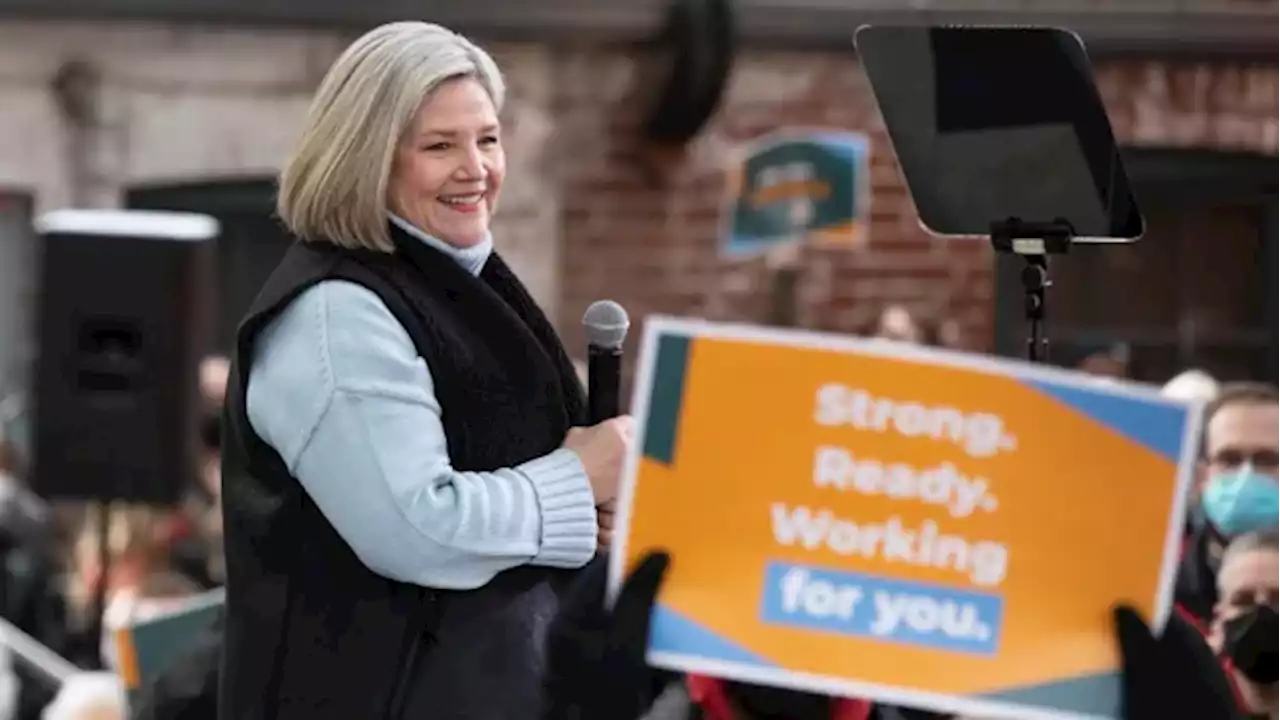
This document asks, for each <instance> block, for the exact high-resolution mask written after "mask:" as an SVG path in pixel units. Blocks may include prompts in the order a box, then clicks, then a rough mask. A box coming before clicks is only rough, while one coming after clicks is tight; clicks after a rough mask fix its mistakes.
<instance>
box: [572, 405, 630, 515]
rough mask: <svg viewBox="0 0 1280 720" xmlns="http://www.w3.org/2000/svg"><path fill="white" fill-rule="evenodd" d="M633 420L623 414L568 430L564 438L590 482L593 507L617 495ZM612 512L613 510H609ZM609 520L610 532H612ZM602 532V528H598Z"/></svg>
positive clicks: (607, 501) (604, 503) (610, 500)
mask: <svg viewBox="0 0 1280 720" xmlns="http://www.w3.org/2000/svg"><path fill="white" fill-rule="evenodd" d="M631 437H632V420H631V416H630V415H623V416H621V417H616V418H613V419H611V420H605V421H604V422H602V423H600V424H599V425H593V426H591V427H587V428H570V430H569V433H568V434H567V435H565V437H564V444H563V445H561V447H563V448H564V449H566V450H572V451H573V452H575V453H577V455H578V459H579V460H580V461H582V467H583V469H585V470H586V471H587V479H588V480H590V482H591V492H592V493H593V494H594V495H595V498H596V506H597V507H599V506H601V505H606V504H607V503H611V502H612V501H613V500H614V499H615V498H616V497H617V495H618V479H619V478H620V477H621V476H622V461H623V459H624V458H625V457H626V455H627V448H628V447H629V446H630V445H631ZM608 509H609V510H612V507H610V508H608ZM612 528H613V523H612V517H611V518H610V524H609V529H610V530H612ZM601 529H602V530H603V529H604V528H603V526H602V527H601Z"/></svg>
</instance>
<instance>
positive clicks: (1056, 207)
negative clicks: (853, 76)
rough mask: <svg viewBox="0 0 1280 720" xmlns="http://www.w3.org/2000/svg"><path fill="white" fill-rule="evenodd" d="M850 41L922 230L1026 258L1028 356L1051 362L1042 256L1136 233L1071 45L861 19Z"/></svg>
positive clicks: (1127, 195)
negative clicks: (987, 240)
mask: <svg viewBox="0 0 1280 720" xmlns="http://www.w3.org/2000/svg"><path fill="white" fill-rule="evenodd" d="M854 43H855V45H856V46H857V51H858V56H859V59H860V60H861V64H862V69H863V71H864V72H865V73H866V76H867V79H868V80H869V81H870V84H871V90H872V94H873V95H875V99H876V104H877V105H878V106H879V108H880V114H881V116H883V118H884V124H885V129H886V130H887V131H888V135H889V140H890V144H891V145H892V146H893V151H894V154H895V155H896V156H897V159H898V164H899V167H900V168H901V170H902V177H903V179H904V180H905V181H906V184H907V189H908V190H909V191H910V193H911V199H912V200H913V201H914V203H915V208H916V212H917V214H918V215H919V217H920V223H921V224H922V225H923V226H924V227H925V228H926V229H927V230H928V231H930V232H931V233H933V234H934V235H935V236H938V237H939V238H945V239H946V241H947V242H955V243H957V244H969V243H972V242H973V241H974V238H987V237H989V238H990V241H991V245H992V247H993V248H994V249H995V251H996V252H997V253H998V254H1006V255H1016V256H1018V257H1020V258H1021V259H1022V264H1023V267H1022V272H1021V276H1022V277H1021V280H1022V283H1021V284H1022V290H1023V295H1024V297H1023V303H1024V308H1023V310H1024V315H1025V318H1026V322H1027V325H1028V326H1029V328H1028V331H1029V335H1030V337H1029V338H1028V340H1027V343H1026V349H1025V351H1026V357H1027V359H1029V360H1031V361H1032V362H1047V361H1048V355H1049V342H1048V340H1047V339H1046V332H1045V327H1044V325H1045V296H1046V294H1047V291H1048V289H1049V287H1050V285H1051V283H1050V282H1049V265H1050V258H1051V256H1055V255H1059V256H1060V255H1063V254H1065V253H1067V252H1068V251H1070V250H1071V248H1072V246H1073V245H1086V244H1096V245H1103V244H1105V245H1116V244H1126V243H1132V242H1135V241H1136V240H1137V239H1138V238H1140V237H1141V236H1142V233H1143V229H1144V224H1143V220H1142V214H1141V212H1140V211H1139V209H1138V204H1137V200H1136V199H1135V198H1134V196H1133V192H1132V190H1131V188H1130V186H1129V179H1128V175H1127V174H1126V173H1125V170H1124V162H1123V158H1122V157H1121V155H1120V149H1119V148H1118V147H1117V146H1116V142H1115V134H1114V132H1112V129H1111V123H1110V121H1109V120H1108V119H1107V114H1106V111H1105V105H1104V103H1103V102H1102V97H1101V94H1100V93H1099V91H1098V87H1097V84H1096V83H1095V82H1094V78H1093V73H1092V71H1090V69H1089V68H1090V64H1089V58H1088V56H1087V54H1086V53H1085V49H1084V45H1083V43H1082V42H1081V41H1080V38H1079V37H1077V36H1076V35H1075V34H1073V33H1071V32H1070V31H1068V30H1064V29H1061V28H1050V27H1028V26H1017V27H1012V26H1010V27H998V26H981V27H965V26H958V25H947V26H922V25H868V26H863V27H861V28H858V31H857V33H856V34H855V37H854ZM1001 335H1003V333H1001ZM998 349H999V350H1002V351H1003V352H1005V353H1008V354H1016V355H1021V354H1022V353H1021V352H1019V350H1020V348H1017V347H1016V345H1014V346H1011V347H1005V348H998Z"/></svg>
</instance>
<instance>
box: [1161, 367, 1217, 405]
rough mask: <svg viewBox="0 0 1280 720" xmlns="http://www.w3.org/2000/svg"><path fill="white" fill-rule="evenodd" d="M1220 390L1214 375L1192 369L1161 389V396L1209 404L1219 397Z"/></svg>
mask: <svg viewBox="0 0 1280 720" xmlns="http://www.w3.org/2000/svg"><path fill="white" fill-rule="evenodd" d="M1220 389H1221V386H1220V385H1219V384H1218V381H1217V380H1215V379H1214V378H1213V376H1212V375H1210V374H1209V373H1207V372H1205V371H1203V370H1198V369H1195V368H1192V369H1190V370H1183V371H1182V372H1180V373H1178V374H1177V375H1175V376H1173V377H1172V378H1171V379H1170V380H1169V382H1167V383H1165V384H1164V386H1163V387H1161V388H1160V394H1161V395H1163V396H1165V397H1167V398H1172V399H1174V400H1183V401H1185V402H1198V403H1206V404H1207V403H1209V402H1211V401H1212V400H1213V399H1214V398H1215V397H1217V396H1218V392H1219V390H1220Z"/></svg>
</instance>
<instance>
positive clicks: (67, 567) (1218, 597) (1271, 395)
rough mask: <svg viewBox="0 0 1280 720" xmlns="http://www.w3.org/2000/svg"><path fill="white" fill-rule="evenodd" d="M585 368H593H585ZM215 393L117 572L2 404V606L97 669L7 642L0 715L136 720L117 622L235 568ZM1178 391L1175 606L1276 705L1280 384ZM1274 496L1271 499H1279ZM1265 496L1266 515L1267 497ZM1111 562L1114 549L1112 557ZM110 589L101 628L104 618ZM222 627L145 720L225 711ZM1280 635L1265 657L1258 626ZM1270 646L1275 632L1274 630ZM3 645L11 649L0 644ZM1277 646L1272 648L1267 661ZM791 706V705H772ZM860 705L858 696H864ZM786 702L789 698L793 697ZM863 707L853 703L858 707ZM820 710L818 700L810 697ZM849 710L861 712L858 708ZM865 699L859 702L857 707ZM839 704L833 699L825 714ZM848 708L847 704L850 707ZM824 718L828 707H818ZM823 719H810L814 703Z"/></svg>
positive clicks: (899, 336)
mask: <svg viewBox="0 0 1280 720" xmlns="http://www.w3.org/2000/svg"><path fill="white" fill-rule="evenodd" d="M957 327H958V326H957V325H956V324H955V323H953V322H949V321H937V322H923V321H920V320H919V319H917V318H916V317H915V316H914V315H913V314H912V313H911V312H910V311H909V310H907V309H906V308H903V307H899V306H891V307H887V308H885V309H884V310H883V312H881V313H880V315H879V318H878V322H877V323H875V324H874V325H873V326H872V327H868V328H867V329H866V331H865V332H866V334H867V335H868V336H872V337H878V338H883V339H888V340H894V341H900V342H909V343H924V344H929V345H934V346H941V347H953V348H954V347H961V346H962V345H963V341H962V338H960V336H959V332H958V330H957ZM579 365H580V364H579ZM1076 368H1077V369H1080V370H1082V371H1085V372H1094V373H1097V374H1099V375H1105V376H1122V375H1123V374H1124V373H1123V364H1122V363H1118V362H1117V361H1116V359H1115V357H1114V356H1113V354H1109V353H1101V354H1095V355H1089V356H1086V357H1084V358H1083V360H1082V361H1081V362H1080V363H1079V364H1077V365H1076ZM200 370H201V371H200V390H201V394H202V397H203V402H204V406H203V410H202V413H203V417H202V422H201V447H202V449H203V452H202V454H201V458H200V463H201V467H200V473H199V475H198V476H199V478H200V482H199V483H198V484H197V485H195V486H193V487H190V488H188V491H187V493H186V501H185V502H184V503H183V504H182V505H181V506H180V507H178V508H165V509H159V508H150V507H137V506H123V505H122V506H118V507H112V508H110V513H109V517H110V524H109V527H108V528H107V532H106V533H105V537H106V538H107V541H108V547H107V552H108V553H109V565H108V568H107V569H106V570H105V571H104V569H103V567H102V563H101V559H102V556H103V553H102V548H101V547H100V543H99V538H100V537H103V536H104V535H103V533H102V532H101V528H100V527H99V526H98V520H97V518H98V517H100V515H99V514H98V513H95V512H91V510H93V508H86V507H74V508H72V507H61V506H51V505H46V503H45V502H44V501H43V500H42V499H41V498H40V497H39V496H38V495H36V494H34V493H33V492H31V490H30V489H29V488H28V486H27V485H26V482H25V481H26V478H27V477H28V471H29V469H30V457H31V425H30V417H31V413H30V412H29V410H30V409H29V408H28V407H27V403H26V401H25V400H24V398H23V397H22V396H20V395H16V394H15V395H11V396H9V397H7V398H5V399H4V401H3V404H0V538H3V546H2V549H3V553H4V554H3V557H4V568H3V577H2V582H0V614H2V615H3V618H4V619H5V620H7V621H9V622H10V623H12V624H13V625H15V626H16V627H18V628H19V629H21V630H22V631H24V632H26V633H28V634H29V635H31V636H33V637H34V638H35V639H37V640H38V641H39V642H40V643H43V644H44V645H46V646H48V647H49V648H50V649H52V650H54V651H55V652H57V653H60V654H62V655H63V656H65V657H67V658H69V659H71V660H72V661H73V662H75V663H76V664H77V665H79V666H80V667H82V668H84V670H83V671H82V672H80V673H77V674H76V675H74V676H73V677H71V678H69V679H66V680H65V681H64V682H61V683H59V682H57V681H54V680H53V679H50V678H47V677H44V676H42V674H41V673H40V672H39V671H37V670H35V669H33V668H31V667H29V666H28V664H27V663H25V662H22V661H20V660H18V659H15V658H13V657H12V653H0V720H34V719H36V718H44V719H45V720H90V719H92V720H123V718H125V717H129V716H130V711H129V710H128V709H126V700H125V697H126V696H125V693H124V689H123V685H122V683H121V681H120V678H119V676H118V675H117V674H116V673H117V670H118V668H117V666H116V662H117V661H116V658H115V656H114V655H115V652H114V648H113V645H112V643H111V642H110V635H111V631H112V630H113V629H114V628H118V627H121V626H122V625H124V624H126V623H129V622H131V621H134V620H139V619H145V618H147V617H153V616H155V615H157V614H160V613H163V612H165V611H166V610H167V609H169V608H174V607H179V606H181V605H182V604H183V603H184V602H186V601H188V600H189V599H190V598H191V597H192V596H194V595H196V594H198V593H200V592H201V591H203V590H208V589H211V588H216V587H218V586H219V585H220V583H221V582H222V578H223V559H222V553H221V523H220V508H219V486H220V479H219V474H220V461H219V452H220V446H221V437H220V423H219V417H220V410H221V407H222V404H223V402H224V396H225V393H226V384H227V374H228V363H227V360H226V359H225V358H221V357H209V358H206V359H205V361H204V362H203V363H202V365H201V369H200ZM1164 393H1165V394H1167V395H1168V396H1170V397H1176V398H1179V399H1185V400H1194V401H1197V402H1203V403H1206V405H1205V407H1206V416H1205V421H1206V422H1205V426H1204V431H1203V438H1202V451H1203V452H1202V457H1201V471H1200V475H1199V478H1198V482H1197V483H1196V486H1195V489H1194V492H1193V497H1192V498H1191V503H1190V508H1191V510H1190V512H1189V514H1188V518H1187V525H1186V535H1185V542H1184V545H1185V549H1184V553H1183V557H1182V560H1181V565H1180V567H1179V571H1178V577H1177V589H1176V602H1177V616H1178V617H1179V618H1180V621H1181V622H1186V623H1188V624H1190V625H1193V626H1194V627H1196V628H1197V629H1198V630H1199V631H1200V632H1201V634H1202V635H1203V637H1204V639H1205V642H1206V643H1207V644H1208V646H1209V647H1210V648H1211V649H1212V650H1213V651H1214V653H1215V654H1216V655H1217V656H1218V657H1219V658H1221V661H1222V663H1223V667H1224V668H1226V669H1227V671H1228V672H1229V674H1230V676H1231V677H1232V678H1233V680H1234V685H1235V692H1237V693H1238V698H1239V701H1240V703H1241V704H1242V707H1243V708H1244V709H1245V710H1246V711H1247V712H1248V713H1250V714H1253V715H1256V716H1259V717H1270V718H1276V717H1277V699H1276V667H1275V642H1276V625H1275V616H1276V606H1277V597H1278V595H1280V560H1278V557H1277V536H1276V524H1277V519H1278V518H1277V511H1276V508H1275V502H1276V501H1275V497H1276V494H1277V487H1276V483H1277V480H1276V478H1277V456H1278V453H1280V430H1278V425H1280V420H1278V412H1280V407H1278V403H1277V396H1276V391H1275V389H1274V388H1272V387H1270V386H1267V385H1262V384H1253V383H1237V382H1226V381H1219V380H1217V379H1215V378H1213V377H1211V376H1209V375H1208V374H1206V373H1204V372H1203V371H1200V370H1194V369H1192V370H1188V371H1186V372H1184V373H1182V374H1180V375H1178V376H1177V377H1175V378H1172V379H1170V380H1169V381H1168V383H1167V384H1166V385H1165V386H1164ZM1267 503H1270V505H1269V506H1268V505H1267ZM1259 507H1262V508H1267V507H1270V510H1269V511H1267V512H1261V513H1259V512H1258V511H1257V510H1256V508H1259ZM1100 561H1101V560H1100ZM100 590H101V591H102V598H103V600H104V606H103V607H102V608H101V612H102V616H101V628H102V632H101V634H97V635H96V636H93V635H94V633H93V629H94V628H95V627H97V625H96V624H95V623H94V622H91V620H93V619H94V617H93V613H94V612H95V611H96V605H95V597H97V595H98V593H99V591H100ZM216 630H217V628H216V627H215V628H214V629H213V630H212V631H210V633H208V635H207V636H206V637H205V638H203V639H201V640H200V641H198V642H196V643H194V645H193V647H192V648H190V649H189V651H188V652H187V653H186V654H185V655H184V657H183V658H182V659H181V660H180V661H178V662H176V663H175V666H174V667H173V668H171V669H170V672H167V673H166V674H165V676H164V677H162V678H161V680H160V681H159V682H157V683H154V684H152V686H151V687H149V688H145V689H144V691H143V693H142V694H141V695H140V696H139V698H138V699H135V701H134V703H133V707H132V709H131V710H132V716H133V717H143V718H153V719H155V720H185V719H193V718H214V717H215V712H216V708H215V704H216V698H215V689H216V687H217V672H218V657H219V652H218V650H219V638H218V633H217V631H216ZM1268 633H1269V637H1270V645H1269V650H1268V649H1267V648H1265V647H1264V650H1266V651H1267V652H1269V653H1270V654H1269V655H1267V654H1266V652H1263V653H1262V656H1261V657H1263V659H1262V660H1259V659H1258V657H1259V655H1258V651H1257V645H1258V642H1259V640H1258V638H1259V637H1265V636H1266V635H1267V634H1268ZM1262 645H1263V646H1266V645H1267V643H1266V642H1262ZM0 650H3V645H0ZM1267 658H1269V660H1268V659H1267ZM663 677H664V678H665V679H667V680H673V679H674V680H675V681H674V682H671V683H670V684H669V685H667V686H666V687H665V688H663V691H662V693H661V698H660V701H659V702H658V704H656V705H655V706H654V708H653V709H652V710H651V712H650V716H649V717H651V718H652V719H653V720H663V719H665V718H671V719H673V720H675V719H676V718H685V717H694V716H695V715H691V714H690V708H691V707H694V708H696V709H697V711H698V713H699V714H698V715H697V716H699V717H707V718H717V717H718V718H724V720H736V719H742V720H750V719H753V718H762V719H763V718H770V717H802V716H807V715H806V713H811V712H812V708H813V707H817V706H821V707H823V708H826V707H827V706H828V704H829V702H828V700H827V699H825V698H812V697H807V696H801V695H799V694H796V693H782V695H783V696H784V698H783V700H782V701H779V700H778V697H777V696H778V692H777V691H769V690H764V689H759V688H755V689H753V688H751V687H749V686H744V685H741V684H736V683H727V684H721V683H719V682H718V681H716V680H714V679H711V678H701V677H696V678H695V677H690V678H672V677H671V676H663ZM779 702H782V703H783V704H784V705H785V706H786V707H787V708H789V709H788V710H786V711H785V712H781V713H780V712H779V711H777V710H776V709H770V708H773V707H774V706H775V705H777V704H778V703H779ZM851 702H852V701H851ZM788 703H789V704H788ZM855 706H856V707H855ZM804 707H809V708H810V709H809V710H802V709H797V708H804ZM850 708H852V709H850ZM857 708H861V709H857ZM846 709H847V710H848V713H847V714H844V715H839V714H838V713H837V714H836V715H822V716H823V717H830V716H839V717H847V718H854V717H858V718H862V719H864V720H865V719H866V718H871V717H876V718H880V719H881V720H890V719H891V718H926V717H938V716H936V715H931V714H929V713H925V712H923V711H915V710H912V709H908V708H887V707H878V706H871V705H870V704H862V705H859V704H857V703H854V704H853V705H849V706H848V708H846ZM826 712H828V710H825V709H824V710H822V713H826ZM841 712H844V711H841ZM819 714H821V713H819ZM810 716H811V715H810Z"/></svg>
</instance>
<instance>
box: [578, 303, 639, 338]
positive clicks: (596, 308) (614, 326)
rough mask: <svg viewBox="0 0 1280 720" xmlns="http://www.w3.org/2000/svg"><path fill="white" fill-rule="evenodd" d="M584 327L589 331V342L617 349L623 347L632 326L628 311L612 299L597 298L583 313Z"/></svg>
mask: <svg viewBox="0 0 1280 720" xmlns="http://www.w3.org/2000/svg"><path fill="white" fill-rule="evenodd" d="M582 327H583V329H585V330H586V332H587V342H588V343H589V344H591V345H595V346H597V347H604V348H611V349H616V348H620V347H622V341H623V340H626V339H627V330H628V329H630V328H631V318H629V317H627V311H626V309H625V308H623V307H622V306H621V305H619V304H618V303H616V302H614V301H612V300H597V301H595V302H593V303H591V305H590V306H588V307H587V311H586V312H585V313H583V314H582Z"/></svg>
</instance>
